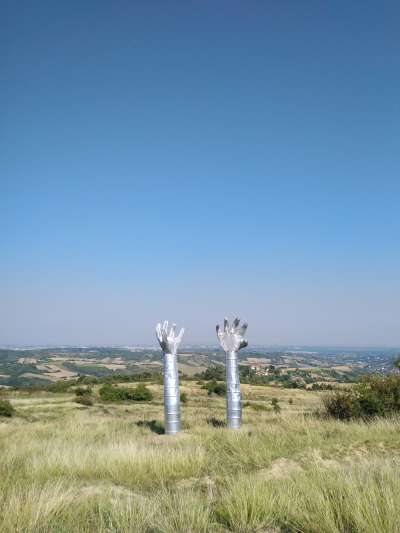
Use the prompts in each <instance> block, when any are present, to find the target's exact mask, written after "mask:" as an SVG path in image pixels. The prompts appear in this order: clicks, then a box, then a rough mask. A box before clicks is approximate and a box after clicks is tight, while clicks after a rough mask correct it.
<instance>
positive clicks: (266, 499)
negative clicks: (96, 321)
mask: <svg viewBox="0 0 400 533" xmlns="http://www.w3.org/2000/svg"><path fill="white" fill-rule="evenodd" d="M79 386H81V385H79ZM104 386H105V387H111V388H112V389H123V388H124V386H121V387H114V386H113V385H110V384H106V385H104V384H103V385H102V386H101V387H100V386H99V385H94V386H93V387H92V396H93V397H94V398H96V397H98V394H99V390H100V389H101V388H103V387H104ZM142 387H143V385H142ZM139 388H140V387H139ZM143 388H144V387H143ZM145 388H147V389H148V390H149V391H151V394H152V395H153V397H154V400H153V401H152V402H151V403H143V404H142V405H141V406H140V407H139V408H137V407H136V406H133V407H129V406H127V404H124V403H121V404H118V403H116V404H111V403H109V404H107V405H104V404H102V403H99V402H95V404H94V405H93V406H92V407H91V408H90V409H86V408H85V406H84V405H82V404H79V403H75V402H71V401H70V394H69V395H68V393H67V394H65V396H64V397H61V396H58V397H57V396H54V399H51V400H49V398H48V395H46V396H45V397H43V398H41V396H40V394H41V393H42V392H41V391H38V392H37V397H29V398H26V399H18V396H12V397H11V402H10V403H12V404H15V405H16V406H18V408H17V411H16V413H15V416H13V417H12V418H4V419H3V422H2V424H0V428H1V429H0V449H1V453H0V531H1V532H2V533H15V531H20V532H21V533H22V532H23V533H97V532H99V531H102V532H104V533H125V532H137V533H139V532H141V533H156V532H157V533H173V532H174V533H175V532H179V533H209V532H210V533H217V532H218V533H224V532H228V531H233V532H248V533H250V532H254V531H258V530H261V531H265V532H267V531H268V532H272V531H274V532H276V533H278V532H281V533H295V532H296V533H340V532H346V533H361V532H362V533H397V532H398V516H399V512H400V502H399V499H398V494H399V491H400V466H399V462H398V450H399V448H400V419H399V418H398V417H397V416H396V415H390V416H385V417H379V416H376V417H374V418H372V419H370V420H369V422H368V423H365V422H363V421H362V420H361V419H359V418H357V419H355V420H352V419H350V420H349V421H347V422H346V423H343V422H342V421H341V420H335V419H332V418H328V419H324V418H315V417H313V416H311V413H312V411H313V410H314V409H315V407H316V406H317V405H318V403H319V402H320V400H321V397H322V395H321V393H319V392H313V391H311V392H307V391H305V390H302V389H295V390H293V389H284V388H283V387H282V388H280V389H275V388H270V387H257V386H254V385H251V386H250V385H243V386H242V391H243V398H244V404H247V403H249V405H250V406H251V408H250V409H244V424H243V428H242V429H241V430H239V431H230V430H227V429H226V428H225V425H224V420H225V407H226V406H225V399H224V398H221V397H218V396H213V397H210V396H208V391H207V390H205V389H202V388H201V385H199V384H197V383H195V382H189V381H183V382H182V384H181V392H182V393H183V394H186V395H187V396H188V398H190V400H191V401H190V403H189V405H187V406H186V407H185V417H184V420H183V426H184V431H182V432H181V433H180V434H178V435H176V436H173V437H170V436H165V435H163V404H162V396H163V388H162V385H157V384H154V383H153V384H150V383H148V384H147V386H145ZM128 390H129V389H128ZM16 392H17V391H15V394H16ZM335 392H336V391H333V392H332V393H331V394H334V393H335ZM76 398H78V399H80V398H85V395H82V396H76ZM290 399H293V400H294V401H293V404H292V405H290V403H289V400H290ZM273 400H276V401H274V402H273V403H275V404H278V405H279V406H280V408H281V411H280V415H279V416H277V415H276V413H275V412H274V410H273V409H272V408H271V404H272V401H273ZM253 405H260V406H263V407H265V409H266V410H265V409H262V410H258V409H256V410H255V409H253V408H252V407H253Z"/></svg>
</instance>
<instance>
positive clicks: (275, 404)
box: [271, 398, 281, 413]
mask: <svg viewBox="0 0 400 533" xmlns="http://www.w3.org/2000/svg"><path fill="white" fill-rule="evenodd" d="M278 402H279V400H278V398H272V400H271V404H272V407H273V408H274V411H275V413H280V411H281V408H280V405H279V403H278Z"/></svg>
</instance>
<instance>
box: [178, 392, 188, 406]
mask: <svg viewBox="0 0 400 533" xmlns="http://www.w3.org/2000/svg"><path fill="white" fill-rule="evenodd" d="M180 399H181V402H182V403H188V401H189V400H188V396H187V394H186V392H183V393H182V394H181V397H180Z"/></svg>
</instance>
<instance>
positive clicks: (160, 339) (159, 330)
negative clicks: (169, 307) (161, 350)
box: [156, 324, 162, 342]
mask: <svg viewBox="0 0 400 533" xmlns="http://www.w3.org/2000/svg"><path fill="white" fill-rule="evenodd" d="M156 335H157V339H158V342H162V337H161V324H157V326H156Z"/></svg>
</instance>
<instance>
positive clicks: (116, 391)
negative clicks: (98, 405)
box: [99, 383, 153, 403]
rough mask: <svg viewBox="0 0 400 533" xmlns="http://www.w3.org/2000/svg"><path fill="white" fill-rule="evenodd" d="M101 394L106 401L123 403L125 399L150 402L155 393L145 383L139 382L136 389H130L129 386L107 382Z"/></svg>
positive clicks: (100, 391)
mask: <svg viewBox="0 0 400 533" xmlns="http://www.w3.org/2000/svg"><path fill="white" fill-rule="evenodd" d="M99 394H100V396H101V398H102V400H103V401H104V402H106V403H121V402H123V401H124V400H133V401H134V402H150V401H151V400H152V399H153V395H152V394H151V392H150V391H149V389H148V388H147V387H146V385H145V384H144V383H139V385H138V386H137V387H136V389H128V388H127V387H121V388H118V387H114V386H113V385H109V384H106V385H103V387H101V389H100V390H99Z"/></svg>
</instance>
